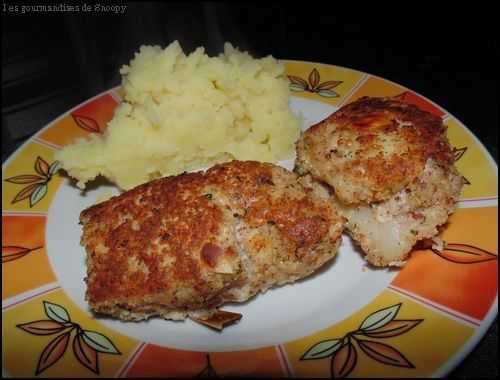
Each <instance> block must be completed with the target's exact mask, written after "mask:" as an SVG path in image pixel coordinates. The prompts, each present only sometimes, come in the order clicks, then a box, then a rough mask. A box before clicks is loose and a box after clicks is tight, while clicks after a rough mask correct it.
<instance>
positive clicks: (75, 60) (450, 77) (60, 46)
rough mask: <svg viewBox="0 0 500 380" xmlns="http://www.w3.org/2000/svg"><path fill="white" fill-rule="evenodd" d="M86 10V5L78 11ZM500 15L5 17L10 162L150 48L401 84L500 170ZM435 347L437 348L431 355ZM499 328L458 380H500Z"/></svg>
mask: <svg viewBox="0 0 500 380" xmlns="http://www.w3.org/2000/svg"><path fill="white" fill-rule="evenodd" d="M77 4H82V3H77ZM496 13H497V12H496V9H494V8H482V9H474V8H464V7H463V8H461V9H450V8H449V7H448V8H443V9H438V8H432V9H424V8H398V9H392V8H390V9H389V8H383V9H380V8H378V9H376V8H370V9H366V8H363V7H362V6H360V7H359V8H357V9H350V10H345V9H341V8H339V9H337V8H332V9H328V8H325V7H324V5H321V4H319V3H314V2H309V3H303V2H301V3H298V4H294V3H287V4H286V6H285V5H284V4H280V3H276V4H274V3H271V4H267V3H257V5H254V4H238V5H233V4H231V3H193V2H173V3H161V4H156V3H142V4H135V3H134V4H132V3H129V4H128V7H127V9H126V11H125V13H124V14H121V15H120V14H110V13H97V12H89V13H87V14H83V13H82V12H73V13H70V12H66V13H65V12H60V13H53V12H52V13H49V12H36V13H34V12H31V13H27V14H20V13H19V12H2V31H3V33H2V53H3V54H2V95H3V96H2V99H3V100H2V161H3V160H4V159H5V158H6V157H7V156H8V155H9V154H10V153H11V152H12V151H13V150H15V149H16V148H17V146H19V144H20V143H22V142H23V141H25V140H26V138H27V137H29V136H30V135H31V134H33V133H35V132H36V131H37V130H38V129H39V128H41V127H43V126H44V125H46V124H47V123H48V122H50V121H51V120H52V119H54V118H55V117H56V116H58V115H59V114H61V113H63V112H65V111H66V110H67V109H69V108H71V107H73V106H75V105H76V104H78V103H79V102H81V101H83V100H85V99H87V98H89V97H91V96H94V95H95V94H97V93H99V92H101V91H103V90H106V89H108V88H110V87H112V86H114V85H117V84H119V81H120V78H119V75H118V69H119V67H120V66H121V65H122V64H124V63H128V61H129V60H130V58H131V57H132V55H133V52H134V51H136V50H137V48H138V47H139V46H140V45H141V44H159V45H162V46H165V45H167V44H168V43H169V42H171V41H172V40H174V39H178V40H179V41H180V42H181V44H182V46H183V47H184V48H185V50H187V51H191V50H193V49H194V48H195V47H197V46H201V45H202V46H205V47H206V49H207V51H208V52H209V53H210V54H217V53H219V52H220V51H221V50H222V44H223V42H224V41H226V40H227V41H231V42H232V43H233V44H234V45H236V46H239V47H240V48H241V49H244V50H248V51H250V53H252V54H253V55H255V56H264V55H267V54H272V55H274V56H275V57H279V58H285V59H286V58H288V59H299V60H307V61H317V62H324V63H331V64H335V65H341V66H346V67H350V68H354V69H358V70H362V71H365V72H368V73H371V74H376V75H379V76H381V77H384V78H387V79H390V80H393V81H395V82H398V83H400V84H402V85H404V86H406V87H409V88H411V89H413V90H415V91H417V92H419V93H421V94H423V95H425V96H426V97H428V98H430V99H431V100H433V101H434V102H436V103H437V104H439V105H441V106H442V107H444V108H445V109H447V110H448V111H449V112H450V113H452V114H453V115H454V116H455V117H457V118H458V119H459V120H461V121H462V122H463V123H464V124H465V125H466V126H467V127H468V128H469V129H471V130H472V131H473V133H474V134H475V135H476V136H477V137H478V138H479V139H480V140H481V141H482V142H483V144H484V145H485V146H486V147H487V149H488V151H489V152H490V153H491V154H492V156H493V157H494V159H495V160H496V161H498V128H497V126H498V119H497V52H498V48H497V37H496V33H495V32H496V30H495V29H496V26H497V23H498V21H497V19H496ZM429 344H432V343H429ZM497 354H498V330H497V326H496V323H495V325H494V326H493V327H492V328H490V330H489V332H488V333H487V334H486V336H485V338H484V339H483V340H482V341H481V342H480V343H479V345H478V346H477V348H476V349H475V350H474V351H473V352H472V354H471V355H470V356H468V357H467V358H466V359H465V360H464V362H463V363H462V364H461V365H459V366H458V368H457V369H455V370H454V371H453V372H452V373H451V376H453V377H459V378H471V377H497V376H498V359H497Z"/></svg>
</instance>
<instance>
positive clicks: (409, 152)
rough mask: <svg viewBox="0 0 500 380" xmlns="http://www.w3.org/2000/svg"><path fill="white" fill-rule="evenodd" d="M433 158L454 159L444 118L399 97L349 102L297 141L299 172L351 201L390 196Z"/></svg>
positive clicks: (441, 161)
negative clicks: (328, 186)
mask: <svg viewBox="0 0 500 380" xmlns="http://www.w3.org/2000/svg"><path fill="white" fill-rule="evenodd" d="M429 158H432V159H433V160H434V161H435V162H436V163H437V164H438V165H439V166H441V167H448V166H449V165H451V164H452V163H453V152H452V150H451V148H450V146H449V144H448V141H447V138H446V130H445V128H444V126H443V123H442V121H441V119H440V118H439V117H437V116H435V115H433V114H431V113H429V112H425V111H422V110H420V109H419V108H417V107H416V106H414V105H411V104H407V103H404V102H402V101H399V100H396V99H394V98H372V97H363V98H360V99H359V100H357V101H355V102H353V103H350V104H347V105H346V106H344V107H342V108H341V109H339V110H338V111H337V112H334V113H333V114H332V115H331V116H329V117H328V118H326V119H325V120H323V121H322V122H320V123H318V124H316V125H314V126H312V127H311V128H310V129H308V130H307V131H306V132H305V133H304V134H303V135H302V136H301V138H300V140H299V141H298V143H297V171H299V172H300V173H305V172H310V173H312V174H313V175H314V176H315V177H318V178H321V179H322V180H323V181H325V182H327V183H328V184H329V185H331V186H333V187H334V188H335V194H336V195H337V196H338V197H339V198H340V199H341V200H342V201H343V202H344V203H348V204H350V203H361V202H373V201H382V200H385V199H388V198H390V197H391V196H392V195H393V194H395V193H396V192H398V191H400V190H401V189H403V188H404V187H405V186H407V185H408V184H409V183H410V182H411V181H413V180H414V179H415V178H416V177H418V176H419V175H420V173H421V172H422V171H423V169H424V166H425V164H426V162H427V160H428V159H429Z"/></svg>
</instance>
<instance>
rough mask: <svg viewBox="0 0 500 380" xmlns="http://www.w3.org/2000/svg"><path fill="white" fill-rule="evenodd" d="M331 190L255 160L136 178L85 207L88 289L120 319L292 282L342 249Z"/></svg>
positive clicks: (97, 305)
mask: <svg viewBox="0 0 500 380" xmlns="http://www.w3.org/2000/svg"><path fill="white" fill-rule="evenodd" d="M330 197H331V196H330V194H329V193H328V191H327V190H325V189H324V188H322V187H321V186H319V185H317V184H315V183H313V182H312V181H310V180H309V179H308V178H307V177H305V178H302V179H300V180H298V178H297V176H296V175H295V174H294V173H291V172H289V171H287V170H285V169H283V168H281V167H277V166H274V165H271V164H263V163H257V162H252V161H246V162H240V161H232V162H230V163H226V164H221V165H217V166H215V167H212V168H211V169H209V170H208V171H206V172H205V173H203V172H198V173H190V174H183V175H180V176H177V177H168V178H162V179H159V180H155V181H153V182H150V183H148V184H144V185H141V186H138V187H137V188H135V189H133V190H131V191H128V192H126V193H124V194H122V195H120V196H118V197H114V198H112V199H110V200H108V201H106V202H103V203H101V204H97V205H95V206H92V207H90V208H88V209H86V210H84V211H83V212H82V213H81V216H80V221H81V223H82V224H83V236H82V245H84V246H85V248H86V250H87V269H88V270H87V274H88V276H87V279H86V282H87V293H86V298H87V300H88V302H89V304H90V306H91V307H92V309H94V310H95V311H97V312H101V313H106V314H111V315H113V316H116V317H118V318H121V319H142V318H147V317H148V316H151V315H161V316H163V317H165V318H172V319H182V318H185V317H186V316H193V317H200V316H202V317H203V316H207V315H210V313H212V312H213V310H214V308H215V307H216V306H219V305H220V304H222V303H224V302H226V301H245V300H247V299H248V298H250V297H251V296H253V295H254V294H256V293H258V292H259V291H265V290H266V289H268V288H269V287H271V286H274V285H280V284H283V283H287V282H293V281H295V280H296V279H298V278H301V277H304V276H306V275H308V274H310V273H311V272H312V271H314V270H315V269H317V268H318V267H319V266H321V265H322V264H323V263H324V262H326V261H327V260H329V259H331V258H332V257H333V256H334V255H335V253H336V250H337V248H338V245H339V243H340V235H341V232H342V228H343V224H344V220H343V218H341V217H339V216H338V215H337V214H336V213H335V212H334V210H333V202H332V201H331V198H330Z"/></svg>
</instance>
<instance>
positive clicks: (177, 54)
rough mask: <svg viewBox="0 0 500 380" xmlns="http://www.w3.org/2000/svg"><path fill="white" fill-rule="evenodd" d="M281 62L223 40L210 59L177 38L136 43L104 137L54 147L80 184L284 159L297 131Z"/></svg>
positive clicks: (124, 182)
mask: <svg viewBox="0 0 500 380" xmlns="http://www.w3.org/2000/svg"><path fill="white" fill-rule="evenodd" d="M283 72H284V66H283V65H282V64H280V63H278V62H277V61H276V60H275V59H274V58H273V57H271V56H269V57H266V58H262V59H254V58H252V57H251V56H250V55H249V54H248V53H245V52H240V51H238V50H237V49H235V48H233V47H232V46H231V44H229V43H226V44H225V46H224V53H223V54H221V55H220V56H218V57H208V56H207V55H206V54H205V53H204V49H203V48H201V47H200V48H198V49H196V50H195V51H194V52H192V53H191V54H189V55H187V56H186V55H185V54H184V53H183V51H182V48H181V47H180V45H179V43H178V42H177V41H176V42H173V43H172V44H170V45H169V46H168V47H167V48H165V49H162V48H160V47H159V46H142V47H141V48H140V51H139V53H136V54H135V57H134V59H132V61H131V62H130V64H129V65H128V66H127V65H125V66H123V67H122V68H121V70H120V73H121V74H122V76H123V77H122V86H123V93H124V101H123V102H122V103H121V104H120V105H119V106H118V108H117V109H116V111H115V115H114V117H113V119H112V120H111V121H110V122H109V124H108V128H107V129H106V131H105V133H104V135H102V136H101V135H91V136H89V138H88V139H80V140H77V141H76V142H75V143H73V144H72V145H69V146H67V147H65V148H64V149H62V150H61V151H59V152H58V153H57V155H56V159H57V160H60V161H62V164H63V167H64V169H65V170H66V171H67V172H68V173H69V174H70V175H71V176H72V177H74V178H76V179H77V180H78V186H79V187H82V188H83V187H84V186H85V183H86V182H87V181H89V180H92V179H94V178H95V177H96V176H98V175H103V176H105V177H107V178H108V179H109V180H111V181H113V182H114V183H115V184H117V185H118V186H119V187H120V188H122V189H124V190H128V189H130V188H132V187H134V186H136V185H139V184H141V183H144V182H147V181H149V180H151V179H153V178H157V177H160V176H167V175H176V174H179V173H181V172H184V171H190V170H194V169H199V168H202V167H207V166H211V165H213V164H215V163H219V162H223V161H228V160H232V159H238V160H258V161H267V162H276V161H278V160H282V159H287V158H290V157H291V156H292V155H293V152H294V148H295V147H294V143H295V141H296V139H297V138H298V136H299V124H300V121H299V120H298V118H297V117H296V116H295V115H294V114H293V113H292V112H291V110H290V108H289V105H288V100H289V90H288V83H287V81H286V80H285V79H284V78H283V77H282V74H283Z"/></svg>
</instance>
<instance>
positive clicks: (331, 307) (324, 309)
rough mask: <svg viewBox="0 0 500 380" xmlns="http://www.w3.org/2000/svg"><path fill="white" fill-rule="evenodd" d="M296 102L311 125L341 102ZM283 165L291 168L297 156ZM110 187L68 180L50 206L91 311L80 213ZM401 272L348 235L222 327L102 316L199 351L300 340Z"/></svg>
mask: <svg viewBox="0 0 500 380" xmlns="http://www.w3.org/2000/svg"><path fill="white" fill-rule="evenodd" d="M290 104H291V107H292V109H293V110H294V111H295V112H299V113H300V114H301V115H302V117H303V118H304V128H303V129H306V128H307V127H309V126H311V125H312V124H314V123H316V122H318V121H320V120H322V119H323V118H325V117H326V116H328V115H329V114H330V113H332V112H333V111H334V110H335V107H333V106H330V105H327V104H324V103H321V102H316V101H312V100H306V99H302V98H297V97H293V98H292V99H291V102H290ZM282 165H283V166H285V167H287V168H288V169H291V168H292V166H293V161H292V160H289V161H287V162H283V163H282ZM110 189H112V188H111V187H99V188H97V189H94V190H90V191H88V192H87V193H86V195H85V196H83V195H82V194H81V193H80V191H79V190H78V189H76V188H75V187H72V186H71V185H70V184H69V181H65V182H64V183H63V184H62V185H61V187H60V188H59V190H58V192H57V194H56V196H55V198H54V201H53V202H52V205H51V207H50V210H49V216H48V222H47V230H46V231H47V236H46V241H47V251H48V255H49V258H50V261H51V264H52V267H53V269H54V271H55V273H56V274H57V277H58V279H59V283H60V285H61V287H62V288H63V289H64V291H65V292H66V293H67V294H68V295H69V297H70V298H71V299H72V300H73V301H74V302H75V303H76V304H77V305H78V306H79V307H81V308H82V309H83V310H87V311H88V312H89V313H90V309H89V308H88V305H87V303H86V302H85V283H84V281H83V279H84V277H85V276H86V266H85V250H84V249H83V247H81V246H80V244H79V242H80V237H81V227H80V225H79V224H78V216H79V214H80V212H81V211H82V210H83V209H85V208H86V207H88V206H90V205H92V204H94V203H95V202H96V201H97V199H98V198H99V197H101V196H102V195H103V194H105V193H106V192H108V191H109V190H110ZM396 273H397V272H396V271H388V270H373V269H369V268H366V267H365V262H364V260H363V259H362V257H361V256H360V254H359V253H358V252H357V251H356V250H355V249H354V247H353V246H352V243H351V241H350V239H349V238H348V237H347V236H344V237H343V243H342V245H341V247H340V249H339V252H338V255H337V257H336V259H335V260H333V261H332V262H330V263H328V264H326V265H325V266H324V267H323V268H321V269H320V270H319V271H318V272H317V273H316V274H314V275H313V276H311V277H309V278H307V279H303V280H301V281H299V282H297V283H295V284H293V285H286V286H283V287H280V288H276V289H272V290H270V291H268V292H266V293H265V294H261V295H259V296H257V297H256V298H254V299H252V300H251V301H249V302H246V303H244V304H240V305H228V306H226V307H223V309H224V310H228V311H235V312H239V313H241V314H243V319H242V320H241V321H240V322H239V323H237V324H235V325H233V326H230V327H228V328H226V329H225V330H224V331H223V332H220V333H219V332H216V331H212V330H210V329H208V328H206V327H203V326H201V325H198V324H196V323H194V322H192V321H185V322H173V321H165V320H163V319H159V318H153V319H151V320H148V321H143V322H122V321H117V320H113V319H109V318H99V317H97V318H98V319H99V322H101V323H102V324H104V325H106V326H108V327H110V328H112V329H114V330H116V331H119V332H121V333H123V334H125V335H128V336H131V337H134V338H136V339H139V340H141V341H145V342H147V343H154V344H158V345H161V346H168V347H173V348H179V349H188V350H199V351H208V350H210V351H231V350H242V349H251V348H257V347H263V346H268V345H273V344H278V343H282V342H286V341H289V340H293V339H297V338H300V337H302V336H306V335H309V334H311V333H313V332H315V331H318V330H320V329H323V328H326V327H328V326H330V325H332V324H333V323H335V322H338V321H340V320H342V319H344V318H346V317H348V316H349V315H350V314H352V313H353V312H354V311H356V310H358V309H360V308H361V307H363V306H364V305H366V304H367V303H368V302H370V300H372V299H373V298H374V297H375V296H376V295H378V294H379V293H380V292H381V291H382V290H383V289H385V288H386V287H387V285H388V284H389V283H390V281H391V280H392V278H393V277H394V276H395V275H396Z"/></svg>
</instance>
